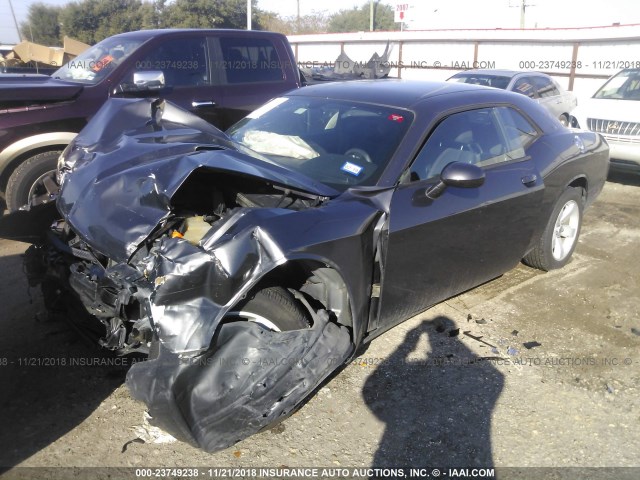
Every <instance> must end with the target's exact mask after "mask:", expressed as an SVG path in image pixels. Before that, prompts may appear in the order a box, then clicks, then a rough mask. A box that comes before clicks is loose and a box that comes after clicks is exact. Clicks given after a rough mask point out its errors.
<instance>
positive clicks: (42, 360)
mask: <svg viewBox="0 0 640 480" xmlns="http://www.w3.org/2000/svg"><path fill="white" fill-rule="evenodd" d="M25 248H26V247H25ZM0 271H2V272H4V274H5V275H4V277H3V278H2V279H0V290H1V292H2V302H0V328H1V329H2V332H3V333H2V336H0V425H1V426H2V427H1V428H0V474H2V473H3V472H5V471H7V470H8V469H10V468H11V467H14V466H16V465H18V464H20V463H21V462H23V461H24V460H26V459H28V458H29V457H31V456H32V455H34V454H36V453H37V452H39V451H40V450H42V449H43V448H45V447H47V446H48V445H50V444H51V443H53V442H55V441H56V440H58V439H59V438H60V437H62V436H64V435H65V434H67V433H68V432H70V431H71V430H73V429H74V428H76V427H77V426H78V425H80V424H81V423H83V422H84V421H85V420H86V419H87V418H88V417H89V416H90V415H91V414H92V413H93V412H94V411H95V410H96V408H98V407H99V406H100V404H101V403H102V402H103V401H104V400H105V399H106V398H107V397H109V395H110V394H111V393H112V392H113V391H114V390H115V389H116V388H118V387H119V386H120V385H122V383H123V382H124V378H125V375H126V371H127V368H128V365H127V361H125V360H123V359H117V358H115V357H114V356H113V355H111V354H110V353H109V352H107V351H104V350H102V351H101V350H98V348H97V346H90V345H88V343H87V342H85V341H83V340H82V339H81V337H79V336H78V334H77V333H76V332H75V331H74V330H73V329H72V328H71V327H70V326H69V325H68V324H67V323H66V322H64V321H60V320H58V321H54V320H51V319H48V318H47V315H46V314H45V313H44V305H43V304H42V298H41V295H40V291H39V288H32V289H31V290H30V291H29V290H28V287H27V281H26V278H25V277H24V275H23V274H22V257H21V255H9V256H2V257H0ZM117 360H119V361H117ZM112 363H115V364H116V365H115V366H114V365H112Z"/></svg>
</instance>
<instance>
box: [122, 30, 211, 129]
mask: <svg viewBox="0 0 640 480" xmlns="http://www.w3.org/2000/svg"><path fill="white" fill-rule="evenodd" d="M145 70H146V71H161V72H162V73H163V74H164V80H165V89H164V90H163V91H162V98H164V99H166V100H169V101H171V102H173V103H175V104H177V105H179V106H180V107H182V108H184V109H185V110H188V111H190V112H192V113H194V114H196V115H198V116H199V117H201V118H203V119H205V120H206V121H208V122H209V123H212V124H213V125H216V126H218V127H219V126H220V124H221V118H220V115H219V111H218V109H217V103H218V102H219V101H220V99H221V92H220V88H219V86H218V85H216V82H215V77H214V76H213V75H212V71H211V65H210V61H209V42H208V40H207V37H206V36H205V35H189V36H185V37H177V38H176V37H175V36H170V37H167V38H166V39H163V40H162V41H160V42H159V43H158V44H156V45H154V47H153V48H152V49H151V50H148V51H147V52H146V53H144V54H143V55H142V56H141V57H140V58H138V59H137V60H136V62H135V65H133V66H132V68H131V70H130V71H129V72H128V74H126V75H125V77H124V80H123V82H122V83H125V84H126V83H133V73H134V72H143V71H145Z"/></svg>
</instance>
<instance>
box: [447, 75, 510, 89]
mask: <svg viewBox="0 0 640 480" xmlns="http://www.w3.org/2000/svg"><path fill="white" fill-rule="evenodd" d="M448 81H449V82H460V83H470V84H472V85H484V86H485V87H493V88H501V89H502V90H504V89H506V88H507V85H509V82H510V81H511V77H504V76H500V75H486V74H477V73H460V74H457V75H454V76H453V77H451V78H450V79H449V80H448Z"/></svg>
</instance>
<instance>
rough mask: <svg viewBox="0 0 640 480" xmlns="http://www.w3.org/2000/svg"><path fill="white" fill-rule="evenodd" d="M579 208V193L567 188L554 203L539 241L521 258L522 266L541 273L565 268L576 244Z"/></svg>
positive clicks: (580, 194)
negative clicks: (532, 268)
mask: <svg viewBox="0 0 640 480" xmlns="http://www.w3.org/2000/svg"><path fill="white" fill-rule="evenodd" d="M582 205H583V200H582V189H580V188H567V189H566V190H565V191H564V192H563V193H562V195H560V198H559V199H558V201H557V202H556V206H555V208H554V209H553V212H552V213H551V217H550V218H549V221H548V223H547V226H546V228H545V230H544V233H543V234H542V237H541V238H540V241H539V242H538V244H537V245H536V246H535V248H534V249H533V250H532V251H531V252H529V253H528V254H527V255H526V256H525V257H524V259H523V261H524V263H526V264H527V265H529V266H530V267H534V268H538V269H540V270H544V271H545V272H546V271H549V270H553V269H556V268H561V267H563V266H565V265H566V264H567V263H568V262H569V260H570V259H571V255H572V254H573V251H574V250H575V248H576V245H577V244H578V237H579V236H580V227H581V226H582Z"/></svg>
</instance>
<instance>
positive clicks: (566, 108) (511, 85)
mask: <svg viewBox="0 0 640 480" xmlns="http://www.w3.org/2000/svg"><path fill="white" fill-rule="evenodd" d="M447 82H463V83H472V84H475V85H484V86H486V87H493V88H501V89H503V90H510V91H512V92H516V93H521V94H522V95H525V96H527V97H529V98H531V99H532V100H535V101H536V102H538V103H539V104H540V105H542V106H543V107H545V108H546V109H547V110H549V112H551V114H552V115H553V116H554V117H556V118H557V119H558V120H560V123H562V124H563V125H564V126H568V125H569V122H570V119H571V115H570V113H571V111H572V110H573V109H574V108H576V105H577V104H578V101H577V99H576V97H575V95H574V94H573V93H572V92H567V91H565V90H564V89H563V88H562V87H561V86H560V85H558V82H556V81H555V80H554V79H553V78H551V77H550V76H549V75H547V74H545V73H540V72H519V71H516V70H489V69H478V70H466V71H464V72H460V73H456V74H455V75H454V76H453V77H451V78H449V79H447Z"/></svg>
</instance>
